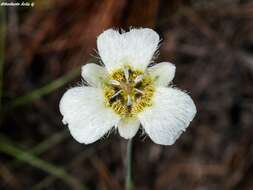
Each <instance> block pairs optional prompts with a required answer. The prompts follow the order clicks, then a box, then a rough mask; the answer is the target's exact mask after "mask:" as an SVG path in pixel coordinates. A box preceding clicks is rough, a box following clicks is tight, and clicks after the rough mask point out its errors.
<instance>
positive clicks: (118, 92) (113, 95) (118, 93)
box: [111, 90, 122, 99]
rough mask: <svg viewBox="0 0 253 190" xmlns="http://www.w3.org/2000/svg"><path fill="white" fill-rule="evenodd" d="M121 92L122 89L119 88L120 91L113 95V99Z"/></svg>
mask: <svg viewBox="0 0 253 190" xmlns="http://www.w3.org/2000/svg"><path fill="white" fill-rule="evenodd" d="M121 92H122V90H119V91H118V92H116V93H115V94H114V95H113V96H112V97H111V99H113V98H115V97H116V96H118V95H119V94H120V93H121Z"/></svg>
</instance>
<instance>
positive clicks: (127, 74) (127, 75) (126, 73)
mask: <svg viewBox="0 0 253 190" xmlns="http://www.w3.org/2000/svg"><path fill="white" fill-rule="evenodd" d="M124 75H125V78H126V81H127V82H128V80H129V69H128V68H127V67H124Z"/></svg>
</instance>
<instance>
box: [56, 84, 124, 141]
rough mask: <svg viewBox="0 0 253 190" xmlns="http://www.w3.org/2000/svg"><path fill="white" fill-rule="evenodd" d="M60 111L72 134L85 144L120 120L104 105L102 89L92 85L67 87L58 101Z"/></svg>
mask: <svg viewBox="0 0 253 190" xmlns="http://www.w3.org/2000/svg"><path fill="white" fill-rule="evenodd" d="M60 112H61V114H62V115H63V123H64V124H67V123H68V127H69V130H70V132H71V134H72V136H73V137H74V138H75V139H76V140H77V141H78V142H80V143H85V144H89V143H92V142H94V141H96V140H98V139H99V138H101V137H102V136H103V135H104V134H105V133H107V132H108V131H109V130H110V129H111V128H112V127H113V126H114V125H116V124H117V123H118V122H119V120H120V117H119V116H118V115H116V114H115V113H114V112H113V111H112V110H110V109H108V108H107V107H105V104H104V99H103V91H102V90H101V89H98V88H93V87H75V88H71V89H69V90H68V91H67V92H66V93H65V94H64V95H63V97H62V99H61V101H60Z"/></svg>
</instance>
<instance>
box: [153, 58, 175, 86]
mask: <svg viewBox="0 0 253 190" xmlns="http://www.w3.org/2000/svg"><path fill="white" fill-rule="evenodd" d="M175 71H176V67H175V65H173V64H172V63H169V62H162V63H158V64H156V65H154V66H153V67H150V68H148V72H149V74H150V75H151V76H152V77H154V78H155V84H156V85H157V86H167V85H168V84H169V83H170V82H171V81H172V80H173V78H174V76H175Z"/></svg>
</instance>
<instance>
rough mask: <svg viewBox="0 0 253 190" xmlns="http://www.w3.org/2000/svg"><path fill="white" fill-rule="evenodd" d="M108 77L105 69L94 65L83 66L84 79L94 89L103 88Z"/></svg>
mask: <svg viewBox="0 0 253 190" xmlns="http://www.w3.org/2000/svg"><path fill="white" fill-rule="evenodd" d="M107 76H108V73H107V71H106V69H105V68H104V67H101V66H99V65H97V64H94V63H89V64H86V65H84V66H82V77H83V78H84V80H86V81H87V82H88V83H89V84H90V85H91V86H93V87H101V86H102V85H103V80H105V79H106V78H107Z"/></svg>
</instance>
